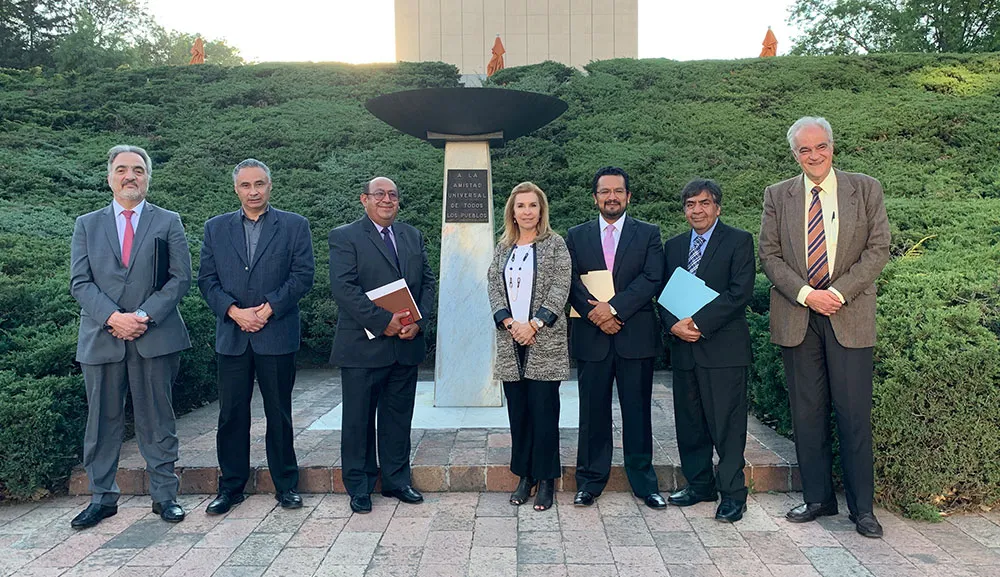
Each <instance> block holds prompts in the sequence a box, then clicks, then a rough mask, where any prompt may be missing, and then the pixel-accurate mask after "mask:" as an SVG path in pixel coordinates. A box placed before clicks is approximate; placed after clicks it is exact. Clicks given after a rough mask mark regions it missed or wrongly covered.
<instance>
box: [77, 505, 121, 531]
mask: <svg viewBox="0 0 1000 577" xmlns="http://www.w3.org/2000/svg"><path fill="white" fill-rule="evenodd" d="M117 514H118V505H101V504H100V503H91V504H90V505H87V508H86V509H84V510H83V511H80V514H79V515H77V516H76V517H73V520H72V521H70V523H69V524H70V526H71V527H73V528H74V529H86V528H87V527H93V526H94V525H96V524H98V523H100V522H101V520H102V519H107V518H108V517H111V516H113V515H117Z"/></svg>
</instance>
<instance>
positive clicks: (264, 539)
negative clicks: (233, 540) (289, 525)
mask: <svg viewBox="0 0 1000 577" xmlns="http://www.w3.org/2000/svg"><path fill="white" fill-rule="evenodd" d="M291 538H292V534H291V533H251V534H250V536H249V537H247V538H246V540H245V541H243V543H242V544H240V546H239V547H237V548H236V550H235V551H233V553H232V554H231V555H230V556H229V557H228V558H227V559H226V561H225V563H224V565H241V566H242V565H247V566H251V567H267V566H268V565H270V564H271V561H274V559H275V558H276V557H277V556H278V553H281V549H282V548H283V547H284V546H285V543H287V542H288V540H289V539H291Z"/></svg>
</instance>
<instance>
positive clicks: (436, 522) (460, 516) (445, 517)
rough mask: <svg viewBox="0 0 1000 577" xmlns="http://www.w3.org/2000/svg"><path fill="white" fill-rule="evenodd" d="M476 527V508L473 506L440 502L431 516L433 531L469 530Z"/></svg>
mask: <svg viewBox="0 0 1000 577" xmlns="http://www.w3.org/2000/svg"><path fill="white" fill-rule="evenodd" d="M475 528H476V509H475V508H474V507H471V506H465V507H463V506H454V505H446V504H443V503H441V504H438V505H437V506H436V514H435V515H434V516H433V517H432V518H431V531H469V533H470V534H471V532H472V531H473V530H474V529H475Z"/></svg>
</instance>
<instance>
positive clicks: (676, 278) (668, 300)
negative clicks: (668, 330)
mask: <svg viewBox="0 0 1000 577" xmlns="http://www.w3.org/2000/svg"><path fill="white" fill-rule="evenodd" d="M717 296H719V293H717V292H715V291H714V290H712V289H710V288H709V287H708V285H706V284H705V281H703V280H701V279H700V278H698V277H696V276H694V275H693V274H691V273H689V272H688V271H687V269H685V268H684V267H680V266H679V267H677V268H676V269H674V273H673V274H672V275H670V280H668V281H667V286H665V287H663V292H662V293H660V298H658V299H656V302H658V303H660V305H661V306H663V308H665V309H667V310H668V311H670V313H671V314H673V315H674V316H675V317H677V318H678V319H686V318H688V317H690V316H692V315H694V313H696V312H698V311H700V310H701V308H702V307H703V306H705V305H707V304H708V303H710V302H712V300H714V299H715V297H717Z"/></svg>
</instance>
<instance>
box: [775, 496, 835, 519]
mask: <svg viewBox="0 0 1000 577" xmlns="http://www.w3.org/2000/svg"><path fill="white" fill-rule="evenodd" d="M836 514H837V502H836V501H831V502H829V503H803V504H801V505H799V506H798V507H796V508H794V509H792V510H791V511H789V512H787V513H785V519H788V520H789V521H791V522H792V523H808V522H810V521H815V520H816V518H817V517H828V516H830V515H836Z"/></svg>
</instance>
